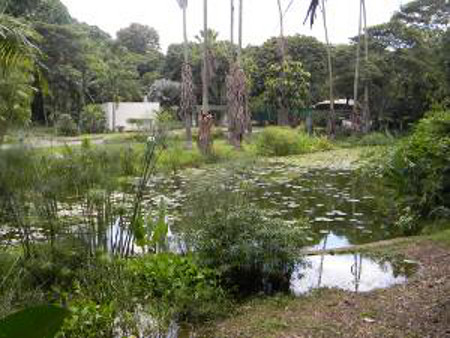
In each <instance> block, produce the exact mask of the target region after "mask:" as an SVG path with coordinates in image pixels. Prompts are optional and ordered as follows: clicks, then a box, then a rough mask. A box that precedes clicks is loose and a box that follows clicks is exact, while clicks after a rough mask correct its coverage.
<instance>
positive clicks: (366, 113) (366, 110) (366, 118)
mask: <svg viewBox="0 0 450 338" xmlns="http://www.w3.org/2000/svg"><path fill="white" fill-rule="evenodd" d="M361 6H362V11H363V18H364V56H365V61H366V62H365V63H366V65H365V66H366V68H367V66H368V65H369V36H368V35H369V34H368V31H367V10H366V1H365V0H361ZM366 73H367V71H366ZM363 131H364V132H365V133H368V132H369V131H370V107H369V81H368V79H367V74H366V79H365V81H364V104H363Z"/></svg>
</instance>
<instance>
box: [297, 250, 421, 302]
mask: <svg viewBox="0 0 450 338" xmlns="http://www.w3.org/2000/svg"><path fill="white" fill-rule="evenodd" d="M411 268H414V267H412V266H411V265H409V264H407V263H406V262H402V264H394V263H392V262H388V261H377V260H375V259H374V258H370V257H367V256H364V255H361V254H348V255H321V256H311V257H308V258H306V259H305V262H304V263H303V264H301V265H298V266H297V267H296V269H295V271H294V273H293V274H292V279H291V291H292V292H293V293H294V294H295V295H301V294H304V293H307V292H309V291H311V290H313V289H317V288H338V289H342V290H346V291H352V292H367V291H371V290H375V289H381V288H387V287H390V286H393V285H396V284H402V283H405V282H406V280H407V277H408V276H409V275H410V273H411V272H412V271H411V270H412V269H411Z"/></svg>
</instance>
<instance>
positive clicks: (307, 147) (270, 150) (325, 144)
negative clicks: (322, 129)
mask: <svg viewBox="0 0 450 338" xmlns="http://www.w3.org/2000/svg"><path fill="white" fill-rule="evenodd" d="M255 146H256V152H257V154H259V155H262V156H288V155H299V154H304V153H310V152H314V151H319V150H327V149H331V148H332V144H331V143H330V142H329V141H328V140H327V139H326V138H323V137H315V136H309V135H307V134H305V133H303V132H299V131H298V130H296V129H291V128H284V127H268V128H265V129H264V130H263V131H262V132H261V133H260V134H259V135H257V136H256V141H255Z"/></svg>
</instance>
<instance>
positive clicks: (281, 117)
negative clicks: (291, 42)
mask: <svg viewBox="0 0 450 338" xmlns="http://www.w3.org/2000/svg"><path fill="white" fill-rule="evenodd" d="M277 2H278V12H279V16H280V41H279V49H280V62H281V69H283V68H284V67H283V65H284V63H285V62H286V45H285V40H284V13H283V8H282V6H281V0H277ZM280 76H281V77H282V78H284V73H283V72H282V73H281V75H280ZM278 101H279V102H278V105H279V108H280V111H279V112H278V125H288V124H289V112H288V110H287V107H286V105H285V95H284V91H283V90H281V95H280V97H279V99H278Z"/></svg>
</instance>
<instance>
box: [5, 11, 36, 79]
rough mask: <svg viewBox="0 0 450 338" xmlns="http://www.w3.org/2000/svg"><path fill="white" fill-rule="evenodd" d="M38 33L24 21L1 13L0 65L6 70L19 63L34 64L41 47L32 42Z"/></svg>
mask: <svg viewBox="0 0 450 338" xmlns="http://www.w3.org/2000/svg"><path fill="white" fill-rule="evenodd" d="M33 39H37V33H36V32H34V31H33V30H32V29H31V28H29V27H28V26H26V25H25V24H23V23H22V22H20V21H18V20H17V19H14V18H12V17H10V16H8V15H5V14H0V65H1V66H2V69H3V70H4V71H6V70H9V69H11V68H14V67H16V66H19V65H28V66H32V65H33V64H34V62H35V57H36V55H37V54H38V53H39V49H38V48H37V47H36V46H35V45H34V44H33V43H32V42H31V41H32V40H33Z"/></svg>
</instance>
